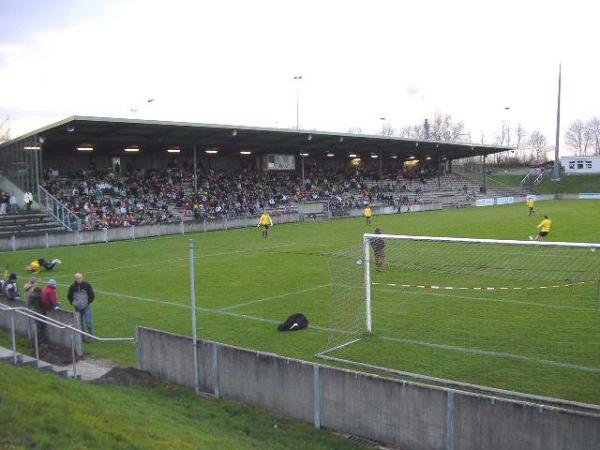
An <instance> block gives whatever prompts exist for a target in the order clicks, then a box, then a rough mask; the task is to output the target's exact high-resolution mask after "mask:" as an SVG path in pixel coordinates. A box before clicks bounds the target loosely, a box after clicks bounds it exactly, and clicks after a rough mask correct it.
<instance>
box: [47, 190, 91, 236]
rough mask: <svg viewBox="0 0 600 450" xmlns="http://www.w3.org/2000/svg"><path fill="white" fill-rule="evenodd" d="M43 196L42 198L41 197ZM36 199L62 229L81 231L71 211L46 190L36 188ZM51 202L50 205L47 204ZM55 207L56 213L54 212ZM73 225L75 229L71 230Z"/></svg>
mask: <svg viewBox="0 0 600 450" xmlns="http://www.w3.org/2000/svg"><path fill="white" fill-rule="evenodd" d="M42 194H43V196H42ZM37 197H38V202H39V203H40V204H41V205H42V206H43V207H44V209H45V211H46V212H47V213H48V214H50V215H51V216H52V217H53V218H55V219H56V220H57V221H59V222H60V223H61V225H63V226H64V227H66V228H68V229H69V230H70V231H79V230H80V229H81V220H80V219H79V217H77V216H76V215H75V214H73V212H71V210H70V209H69V208H68V207H67V206H66V205H64V204H63V203H61V202H60V201H59V200H58V199H57V198H56V197H55V196H54V195H52V194H51V193H50V192H48V190H46V189H45V188H44V187H43V186H42V185H39V184H38V186H37ZM48 200H50V201H51V203H49V202H48ZM55 205H56V207H57V211H56V212H55V211H54V206H55ZM73 224H75V228H73Z"/></svg>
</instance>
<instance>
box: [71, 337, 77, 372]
mask: <svg viewBox="0 0 600 450" xmlns="http://www.w3.org/2000/svg"><path fill="white" fill-rule="evenodd" d="M71 361H72V362H73V378H76V377H77V361H76V359H75V332H74V331H73V330H71Z"/></svg>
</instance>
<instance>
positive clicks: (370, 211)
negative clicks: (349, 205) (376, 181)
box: [365, 205, 373, 225]
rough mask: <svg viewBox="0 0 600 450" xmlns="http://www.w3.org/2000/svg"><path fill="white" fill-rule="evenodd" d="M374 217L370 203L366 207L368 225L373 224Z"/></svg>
mask: <svg viewBox="0 0 600 450" xmlns="http://www.w3.org/2000/svg"><path fill="white" fill-rule="evenodd" d="M372 217H373V210H372V209H371V207H370V206H369V205H367V207H366V208H365V219H367V225H371V218H372Z"/></svg>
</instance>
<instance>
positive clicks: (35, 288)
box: [25, 277, 47, 344]
mask: <svg viewBox="0 0 600 450" xmlns="http://www.w3.org/2000/svg"><path fill="white" fill-rule="evenodd" d="M25 292H26V293H27V307H28V308H29V309H31V310H32V311H35V312H36V313H38V314H43V315H46V313H47V311H46V310H45V309H44V308H42V290H41V289H40V287H39V285H38V279H37V277H31V280H30V281H29V283H27V284H26V285H25ZM31 327H32V328H33V327H36V329H37V341H38V344H41V343H42V342H44V341H45V340H46V339H45V335H46V324H45V323H44V322H41V321H39V320H33V321H32V323H31ZM31 341H32V342H33V333H32V336H31Z"/></svg>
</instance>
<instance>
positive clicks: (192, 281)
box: [189, 239, 200, 394]
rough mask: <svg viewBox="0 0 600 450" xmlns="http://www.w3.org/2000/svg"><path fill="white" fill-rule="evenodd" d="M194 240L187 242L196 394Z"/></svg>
mask: <svg viewBox="0 0 600 450" xmlns="http://www.w3.org/2000/svg"><path fill="white" fill-rule="evenodd" d="M194 244H195V243H194V240H193V239H190V241H189V250H190V300H191V303H192V304H191V306H192V347H193V351H194V354H193V355H192V356H193V361H194V388H195V390H196V394H199V393H200V383H199V379H198V339H197V337H196V328H197V326H196V261H195V256H194Z"/></svg>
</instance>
